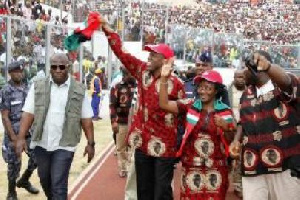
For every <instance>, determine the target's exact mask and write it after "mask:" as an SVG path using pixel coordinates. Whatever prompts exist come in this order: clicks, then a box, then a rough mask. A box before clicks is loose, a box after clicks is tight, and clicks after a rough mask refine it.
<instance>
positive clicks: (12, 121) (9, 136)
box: [0, 62, 39, 200]
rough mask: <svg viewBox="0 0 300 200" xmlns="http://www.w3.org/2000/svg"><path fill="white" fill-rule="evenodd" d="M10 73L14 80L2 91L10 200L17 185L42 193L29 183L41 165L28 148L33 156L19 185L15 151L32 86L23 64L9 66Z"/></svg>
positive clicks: (19, 162)
mask: <svg viewBox="0 0 300 200" xmlns="http://www.w3.org/2000/svg"><path fill="white" fill-rule="evenodd" d="M8 72H9V75H10V77H11V80H10V81H8V83H7V84H6V85H5V86H4V87H3V89H2V90H1V97H2V98H1V102H0V108H1V115H2V123H3V126H4V128H5V136H4V140H3V144H2V155H3V158H4V161H5V162H6V163H7V167H8V169H7V178H8V195H7V200H14V199H17V193H16V186H17V187H19V188H25V189H26V190H27V191H28V192H30V193H32V194H38V193H39V190H38V189H36V188H34V187H33V186H32V185H31V183H30V182H29V180H28V179H29V178H30V176H31V175H32V173H33V171H34V170H35V169H36V167H37V165H36V163H35V160H34V155H33V153H32V150H30V149H29V148H28V152H27V155H28V156H29V160H28V167H27V169H26V170H25V172H24V174H23V175H22V177H21V178H20V179H19V180H18V182H16V180H17V178H18V177H19V175H20V169H21V160H19V159H18V158H17V156H16V154H15V151H14V142H16V140H17V134H18V132H19V128H20V119H21V114H22V107H23V105H24V102H25V98H26V96H27V93H28V87H27V85H25V84H24V83H23V82H22V80H23V69H22V63H21V62H12V63H11V64H10V65H9V66H8ZM29 142H30V133H28V136H27V145H28V146H29Z"/></svg>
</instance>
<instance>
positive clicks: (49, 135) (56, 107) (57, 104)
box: [22, 78, 93, 152]
mask: <svg viewBox="0 0 300 200" xmlns="http://www.w3.org/2000/svg"><path fill="white" fill-rule="evenodd" d="M50 82H51V95H50V104H49V109H48V113H47V116H46V120H45V124H44V127H43V134H42V139H41V140H40V141H31V143H30V148H32V149H33V148H34V147H36V146H40V147H43V148H45V149H46V150H47V151H55V150H57V149H64V150H67V151H73V152H74V151H75V150H76V147H61V146H59V141H60V139H61V137H62V129H63V124H64V121H65V107H66V104H67V100H68V91H69V87H70V83H71V79H70V78H68V80H67V81H66V82H65V83H64V84H62V85H60V86H58V85H57V84H55V83H54V82H53V80H52V79H51V78H50ZM22 110H23V111H24V112H28V113H31V114H34V85H32V86H31V87H30V90H29V92H28V95H27V98H26V100H25V104H24V106H23V109H22ZM92 116H93V110H92V107H91V101H90V99H89V97H88V94H87V92H85V96H84V99H83V102H82V111H81V118H82V119H84V118H91V117H92Z"/></svg>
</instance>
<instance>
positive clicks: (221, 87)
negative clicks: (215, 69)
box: [214, 83, 226, 99]
mask: <svg viewBox="0 0 300 200" xmlns="http://www.w3.org/2000/svg"><path fill="white" fill-rule="evenodd" d="M214 85H215V88H216V90H217V94H216V99H220V98H221V97H223V96H224V94H225V92H226V88H225V85H223V84H219V83H215V84H214Z"/></svg>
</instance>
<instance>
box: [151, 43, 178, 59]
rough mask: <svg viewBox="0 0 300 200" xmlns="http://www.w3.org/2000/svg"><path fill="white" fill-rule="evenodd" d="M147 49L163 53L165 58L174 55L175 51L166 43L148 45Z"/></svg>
mask: <svg viewBox="0 0 300 200" xmlns="http://www.w3.org/2000/svg"><path fill="white" fill-rule="evenodd" d="M145 50H146V51H150V52H151V51H152V52H155V53H159V54H162V55H163V56H164V57H165V59H169V58H172V57H174V51H173V50H172V49H171V47H169V46H168V45H166V44H157V45H146V46H145Z"/></svg>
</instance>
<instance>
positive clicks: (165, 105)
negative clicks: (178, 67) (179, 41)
mask: <svg viewBox="0 0 300 200" xmlns="http://www.w3.org/2000/svg"><path fill="white" fill-rule="evenodd" d="M173 62H174V58H171V59H169V60H167V61H166V62H165V63H164V65H163V66H162V69H161V78H160V90H159V106H160V107H161V108H162V109H164V110H166V111H168V112H171V113H178V106H177V102H176V101H169V98H168V79H169V78H168V77H169V76H170V74H171V72H172V65H173Z"/></svg>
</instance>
